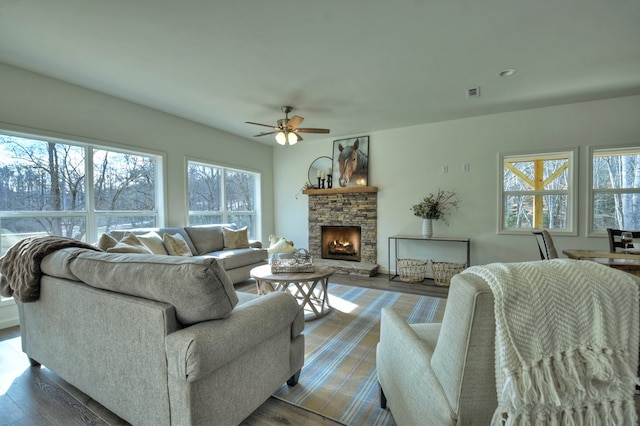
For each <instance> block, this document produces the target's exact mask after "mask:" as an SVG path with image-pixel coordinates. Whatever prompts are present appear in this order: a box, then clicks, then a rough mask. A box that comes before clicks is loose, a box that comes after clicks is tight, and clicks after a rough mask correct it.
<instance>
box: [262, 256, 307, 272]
mask: <svg viewBox="0 0 640 426" xmlns="http://www.w3.org/2000/svg"><path fill="white" fill-rule="evenodd" d="M289 262H291V260H290V259H273V260H272V261H271V273H272V274H295V273H298V272H315V270H316V268H315V267H314V266H313V263H289Z"/></svg>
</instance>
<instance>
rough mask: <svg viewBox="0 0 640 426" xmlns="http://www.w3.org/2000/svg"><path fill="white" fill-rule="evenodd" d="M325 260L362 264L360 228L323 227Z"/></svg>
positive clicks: (323, 253)
mask: <svg viewBox="0 0 640 426" xmlns="http://www.w3.org/2000/svg"><path fill="white" fill-rule="evenodd" d="M321 229H322V230H321V245H322V253H321V254H322V258H323V259H336V260H350V261H353V262H360V243H361V232H362V231H361V228H360V227H359V226H322V227H321Z"/></svg>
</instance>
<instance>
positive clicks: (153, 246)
mask: <svg viewBox="0 0 640 426" xmlns="http://www.w3.org/2000/svg"><path fill="white" fill-rule="evenodd" d="M137 237H138V239H139V240H140V241H142V243H143V244H144V245H145V246H147V247H148V248H149V250H151V251H152V252H153V254H165V255H166V254H169V253H168V252H167V249H166V248H165V247H164V242H163V241H162V237H161V236H160V235H159V234H158V233H157V232H155V231H150V232H147V233H146V234H144V235H138V236H137Z"/></svg>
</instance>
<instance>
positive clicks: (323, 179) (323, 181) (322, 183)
mask: <svg viewBox="0 0 640 426" xmlns="http://www.w3.org/2000/svg"><path fill="white" fill-rule="evenodd" d="M320 180H321V181H322V186H320V188H322V189H324V179H320Z"/></svg>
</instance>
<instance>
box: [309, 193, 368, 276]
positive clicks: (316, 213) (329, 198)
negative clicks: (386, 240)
mask: <svg viewBox="0 0 640 426" xmlns="http://www.w3.org/2000/svg"><path fill="white" fill-rule="evenodd" d="M367 188H369V189H370V190H368V191H366V192H355V191H353V190H352V191H348V190H345V192H342V191H341V190H340V189H334V190H315V191H314V190H308V191H305V193H306V194H308V195H309V252H310V253H311V255H312V256H313V258H314V259H320V258H321V256H322V250H321V247H320V246H321V232H322V229H321V227H322V226H323V225H324V226H360V228H361V231H362V235H361V240H360V256H361V262H362V263H370V264H377V261H378V249H377V232H378V194H377V188H374V189H375V191H374V190H372V189H371V188H373V187H367ZM323 260H324V259H323ZM343 263H344V262H343ZM348 263H355V264H357V263H359V262H348ZM354 266H355V265H354Z"/></svg>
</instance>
